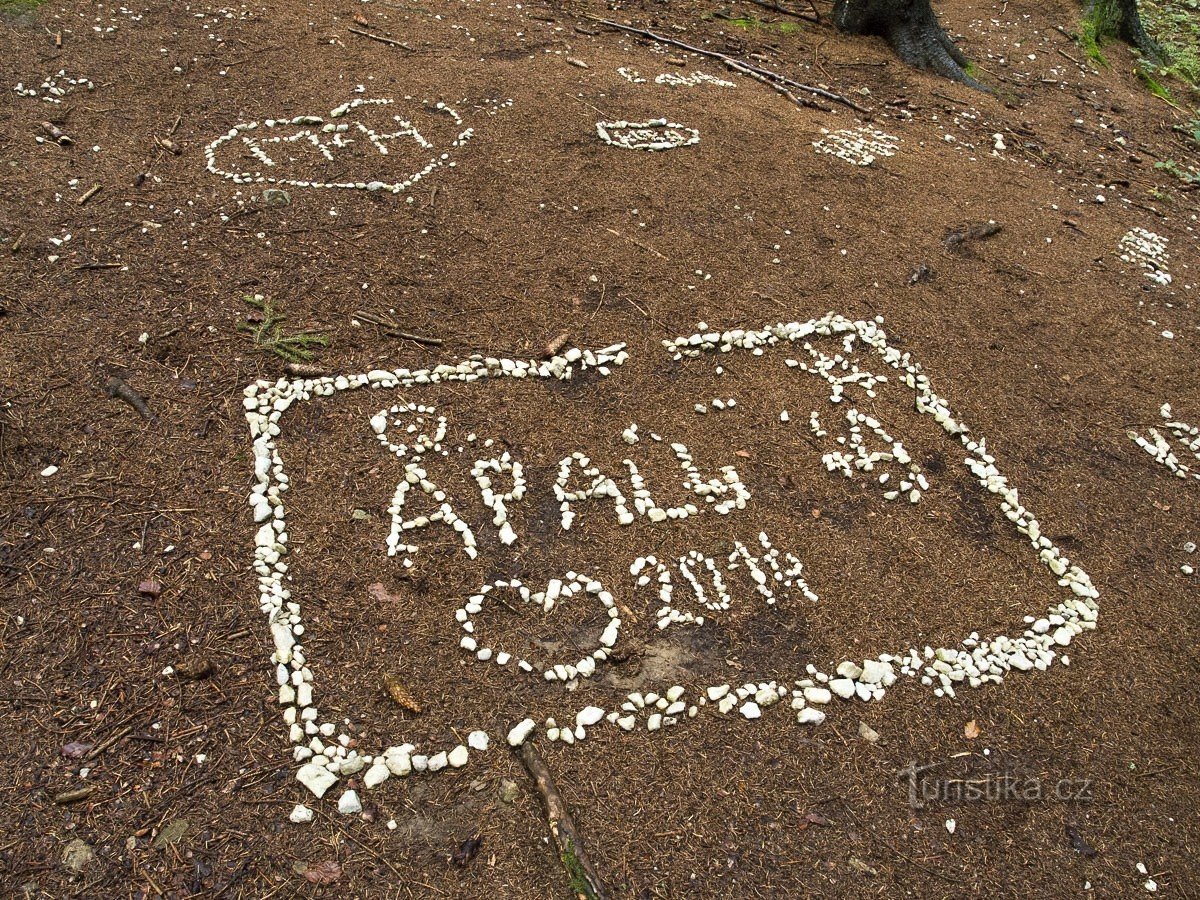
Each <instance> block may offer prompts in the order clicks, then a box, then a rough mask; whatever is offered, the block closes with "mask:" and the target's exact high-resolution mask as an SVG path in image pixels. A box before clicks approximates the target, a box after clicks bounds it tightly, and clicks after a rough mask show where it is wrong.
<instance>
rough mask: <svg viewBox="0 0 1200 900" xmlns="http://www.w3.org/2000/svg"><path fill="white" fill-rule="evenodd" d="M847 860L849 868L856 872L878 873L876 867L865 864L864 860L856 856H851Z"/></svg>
mask: <svg viewBox="0 0 1200 900" xmlns="http://www.w3.org/2000/svg"><path fill="white" fill-rule="evenodd" d="M847 861H848V862H849V863H850V868H852V869H854V870H855V871H856V872H862V873H863V874H864V875H878V874H879V872H878V871H877V870H876V869H874V868H872V867H871V866H869V865H867V864H866V863H865V862H863V861H862V860H861V859H859V858H858V857H857V856H852V857H850V859H849V860H847Z"/></svg>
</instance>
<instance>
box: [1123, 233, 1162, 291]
mask: <svg viewBox="0 0 1200 900" xmlns="http://www.w3.org/2000/svg"><path fill="white" fill-rule="evenodd" d="M1117 249H1118V250H1119V255H1120V257H1121V259H1123V260H1124V261H1125V262H1127V263H1133V264H1135V265H1138V266H1141V267H1142V268H1143V269H1144V270H1145V272H1144V273H1143V274H1144V275H1145V276H1146V277H1147V278H1149V279H1150V280H1151V281H1153V282H1154V283H1155V284H1161V285H1163V286H1164V287H1165V286H1167V285H1169V284H1170V283H1171V273H1170V272H1168V271H1167V263H1168V262H1169V261H1170V256H1169V255H1168V254H1167V239H1166V238H1165V237H1163V236H1162V235H1160V234H1155V233H1154V232H1153V231H1147V230H1146V229H1145V228H1131V229H1129V231H1127V232H1125V234H1123V235H1122V236H1121V240H1120V241H1119V242H1118V245H1117Z"/></svg>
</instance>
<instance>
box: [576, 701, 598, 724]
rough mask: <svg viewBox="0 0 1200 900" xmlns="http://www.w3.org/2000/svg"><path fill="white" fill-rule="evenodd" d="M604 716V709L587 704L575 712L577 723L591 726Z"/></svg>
mask: <svg viewBox="0 0 1200 900" xmlns="http://www.w3.org/2000/svg"><path fill="white" fill-rule="evenodd" d="M603 718H604V710H603V709H601V708H600V707H599V706H585V707H584V708H583V709H581V710H580V711H579V712H578V713H576V714H575V724H576V725H582V726H583V727H584V728H590V727H591V726H593V725H595V724H596V723H597V722H599V721H600V720H601V719H603Z"/></svg>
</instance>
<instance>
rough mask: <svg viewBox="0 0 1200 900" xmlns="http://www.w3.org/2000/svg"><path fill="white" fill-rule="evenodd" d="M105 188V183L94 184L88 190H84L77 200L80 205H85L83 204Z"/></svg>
mask: <svg viewBox="0 0 1200 900" xmlns="http://www.w3.org/2000/svg"><path fill="white" fill-rule="evenodd" d="M103 189H104V185H102V184H93V185H92V186H91V187H90V188H88V189H87V190H86V191H84V192H83V193H82V194H80V195H79V199H78V200H76V201H75V202H76V203H78V204H79V205H80V206H83V204H85V203H87V202H88V201H89V200H91V199H92V198H93V197H95V196H96V195H97V194H98V193H100V191H101V190H103Z"/></svg>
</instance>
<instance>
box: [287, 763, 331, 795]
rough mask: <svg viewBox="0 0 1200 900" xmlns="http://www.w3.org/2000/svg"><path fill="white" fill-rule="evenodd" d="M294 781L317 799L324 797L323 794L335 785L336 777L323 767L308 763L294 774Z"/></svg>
mask: <svg viewBox="0 0 1200 900" xmlns="http://www.w3.org/2000/svg"><path fill="white" fill-rule="evenodd" d="M296 780H297V781H299V782H300V783H301V784H302V785H304V786H305V787H306V788H308V789H309V790H310V791H312V792H313V794H314V795H316V797H317V799H318V800H319V799H320V798H322V797H324V796H325V792H326V791H327V790H329V789H330V788H331V787H333V786H334V785H335V784H337V776H336V775H333V774H332V773H331V772H330V771H329V770H328V769H326V768H325V767H324V766H320V765H317V764H316V763H308V764H306V765H303V766H301V767H300V770H299V771H298V772H296Z"/></svg>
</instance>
